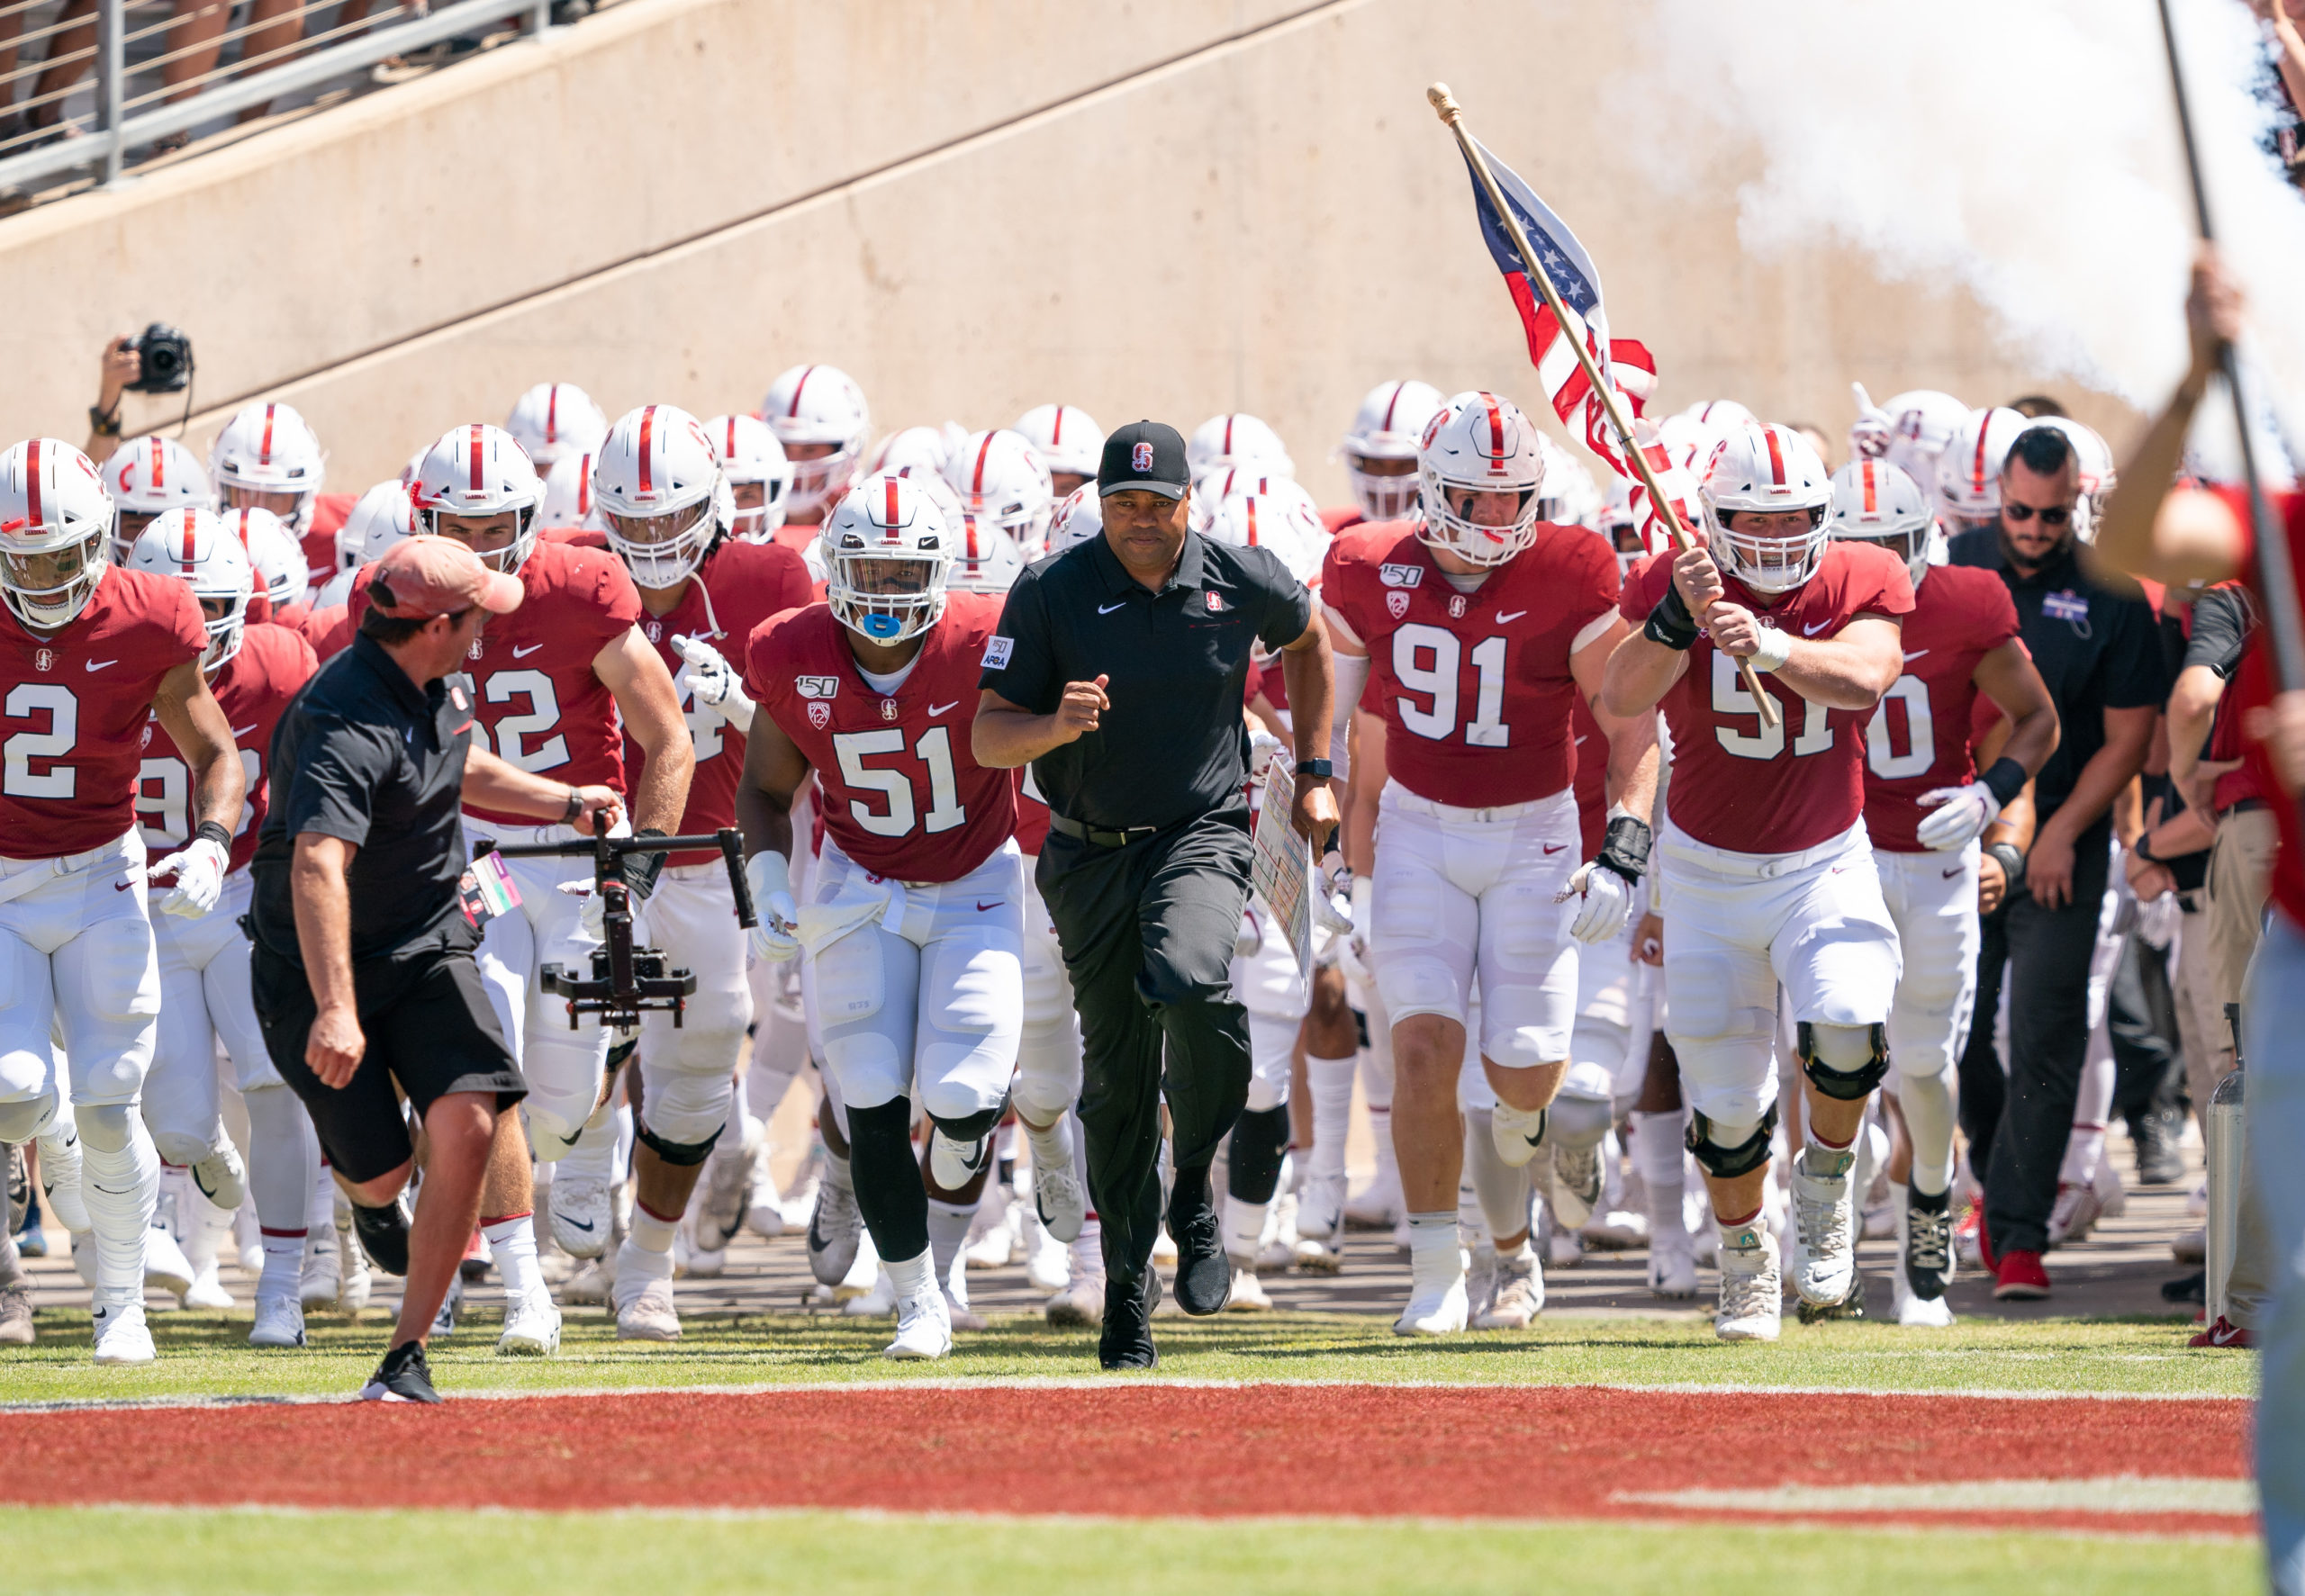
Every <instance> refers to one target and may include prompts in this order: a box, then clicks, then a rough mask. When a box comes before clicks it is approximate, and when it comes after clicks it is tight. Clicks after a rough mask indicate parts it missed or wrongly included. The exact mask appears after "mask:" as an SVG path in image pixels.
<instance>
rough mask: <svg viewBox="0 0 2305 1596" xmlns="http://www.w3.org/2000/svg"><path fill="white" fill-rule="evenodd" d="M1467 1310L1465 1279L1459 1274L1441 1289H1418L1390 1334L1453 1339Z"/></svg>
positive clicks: (1428, 1287) (1430, 1286) (1460, 1327)
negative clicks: (1450, 1337) (1451, 1337)
mask: <svg viewBox="0 0 2305 1596" xmlns="http://www.w3.org/2000/svg"><path fill="white" fill-rule="evenodd" d="M1467 1307H1468V1304H1467V1301H1466V1296H1465V1276H1464V1275H1463V1274H1462V1273H1461V1272H1460V1273H1458V1274H1457V1275H1456V1276H1452V1277H1451V1279H1450V1280H1449V1282H1448V1283H1447V1284H1446V1285H1427V1286H1423V1287H1420V1288H1418V1289H1417V1290H1416V1291H1415V1294H1413V1295H1411V1296H1410V1298H1409V1300H1408V1306H1407V1307H1406V1308H1403V1309H1402V1310H1401V1314H1400V1317H1399V1318H1398V1319H1396V1320H1395V1321H1393V1334H1395V1335H1397V1336H1453V1335H1455V1334H1456V1333H1457V1332H1458V1331H1460V1330H1463V1329H1464V1328H1465V1320H1466V1312H1467Z"/></svg>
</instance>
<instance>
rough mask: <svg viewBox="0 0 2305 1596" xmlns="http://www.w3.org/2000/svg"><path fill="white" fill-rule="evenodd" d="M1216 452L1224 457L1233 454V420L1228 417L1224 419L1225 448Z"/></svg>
mask: <svg viewBox="0 0 2305 1596" xmlns="http://www.w3.org/2000/svg"><path fill="white" fill-rule="evenodd" d="M1217 452H1218V453H1219V454H1225V455H1229V454H1231V453H1232V452H1233V418H1232V417H1230V416H1227V417H1225V446H1224V447H1223V448H1222V449H1220V450H1218V451H1217Z"/></svg>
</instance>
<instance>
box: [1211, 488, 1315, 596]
mask: <svg viewBox="0 0 2305 1596" xmlns="http://www.w3.org/2000/svg"><path fill="white" fill-rule="evenodd" d="M1207 535H1208V536H1209V537H1211V538H1213V539H1215V540H1216V542H1218V543H1231V544H1237V545H1239V546H1242V547H1243V548H1269V549H1270V550H1271V551H1272V552H1273V553H1274V554H1276V555H1279V557H1280V563H1281V564H1284V565H1286V566H1288V573H1289V574H1290V575H1292V576H1294V577H1295V578H1296V579H1297V581H1298V582H1306V583H1316V582H1319V581H1320V577H1321V561H1322V560H1323V559H1324V557H1325V556H1326V555H1327V554H1328V550H1329V536H1328V528H1327V527H1324V526H1323V525H1322V524H1321V515H1320V511H1319V510H1317V509H1314V508H1313V506H1312V504H1311V501H1310V499H1309V497H1307V498H1293V497H1285V496H1279V495H1275V496H1272V497H1267V496H1266V495H1264V494H1262V493H1235V494H1234V495H1233V497H1231V498H1230V499H1227V500H1225V502H1224V504H1223V506H1222V507H1221V508H1219V509H1218V510H1217V512H1216V519H1215V520H1213V521H1211V522H1210V523H1209V527H1208V534H1207Z"/></svg>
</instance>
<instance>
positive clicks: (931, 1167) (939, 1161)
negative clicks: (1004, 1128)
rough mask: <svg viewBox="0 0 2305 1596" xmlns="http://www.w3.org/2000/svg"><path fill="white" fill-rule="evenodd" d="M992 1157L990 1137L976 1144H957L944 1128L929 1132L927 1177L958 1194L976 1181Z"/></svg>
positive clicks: (939, 1127)
mask: <svg viewBox="0 0 2305 1596" xmlns="http://www.w3.org/2000/svg"><path fill="white" fill-rule="evenodd" d="M991 1156H992V1138H991V1136H990V1135H989V1134H988V1135H983V1136H980V1137H978V1138H977V1139H976V1140H975V1141H954V1140H953V1139H952V1138H951V1137H950V1136H947V1135H945V1131H944V1127H943V1126H941V1125H933V1126H931V1127H930V1128H929V1132H928V1173H929V1174H930V1175H931V1176H933V1177H936V1184H937V1185H938V1186H942V1187H944V1189H945V1190H946V1191H948V1192H956V1191H958V1190H960V1189H961V1188H962V1187H963V1186H966V1185H968V1183H969V1182H970V1181H972V1180H974V1179H975V1178H976V1177H977V1176H978V1175H980V1174H981V1173H982V1171H983V1169H984V1161H985V1159H989V1158H990V1157H991Z"/></svg>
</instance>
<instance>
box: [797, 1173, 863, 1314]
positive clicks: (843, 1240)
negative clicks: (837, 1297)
mask: <svg viewBox="0 0 2305 1596" xmlns="http://www.w3.org/2000/svg"><path fill="white" fill-rule="evenodd" d="M863 1233H864V1215H863V1211H862V1210H861V1209H859V1208H858V1207H857V1206H856V1188H855V1187H854V1186H851V1185H849V1184H848V1183H847V1182H846V1181H842V1180H827V1181H824V1182H822V1183H821V1184H820V1185H818V1187H817V1211H816V1213H813V1214H810V1215H809V1273H810V1274H812V1275H814V1276H816V1277H817V1278H818V1280H819V1281H821V1282H822V1283H823V1284H825V1285H829V1286H833V1287H836V1288H837V1287H838V1286H839V1285H840V1283H841V1282H842V1280H843V1279H845V1277H846V1276H847V1275H848V1272H849V1270H850V1269H852V1268H854V1267H855V1265H856V1251H857V1243H858V1241H859V1240H861V1239H862V1238H863Z"/></svg>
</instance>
